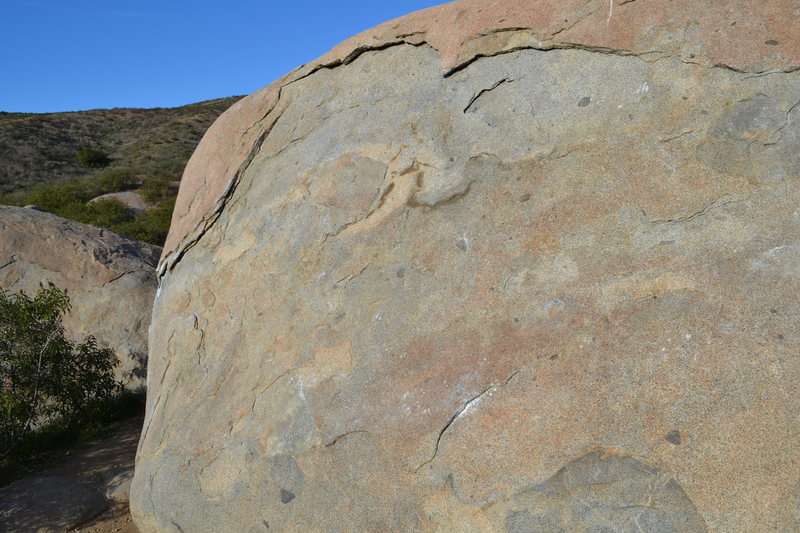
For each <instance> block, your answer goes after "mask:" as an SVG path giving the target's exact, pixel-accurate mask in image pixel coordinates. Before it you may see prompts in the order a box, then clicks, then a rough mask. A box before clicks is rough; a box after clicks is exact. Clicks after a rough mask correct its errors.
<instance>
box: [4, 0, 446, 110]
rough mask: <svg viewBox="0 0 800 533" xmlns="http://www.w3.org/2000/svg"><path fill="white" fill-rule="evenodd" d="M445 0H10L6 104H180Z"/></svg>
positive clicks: (263, 80) (242, 84)
mask: <svg viewBox="0 0 800 533" xmlns="http://www.w3.org/2000/svg"><path fill="white" fill-rule="evenodd" d="M440 3H444V0H428V1H425V0H372V1H368V0H335V1H316V0H313V1H312V0H294V1H287V0H281V1H272V0H262V1H256V0H226V1H215V2H211V1H206V0H197V1H194V2H190V1H184V0H176V1H172V0H161V1H154V0H136V1H133V0H129V1H126V2H122V1H115V0H105V1H97V0H0V13H1V14H2V22H3V23H2V26H3V29H2V31H0V111H19V112H37V113H41V112H55V111H78V110H84V109H98V108H111V107H173V106H179V105H184V104H189V103H193V102H198V101H201V100H209V99H212V98H220V97H223V96H231V95H234V94H249V93H251V92H253V91H255V90H256V89H258V88H260V87H263V86H264V85H267V84H269V83H270V82H271V81H272V80H274V79H276V78H278V77H280V76H282V75H283V74H285V73H286V72H288V71H290V70H292V69H293V68H295V67H297V66H299V65H301V64H303V63H307V62H309V61H311V60H313V59H315V58H317V57H319V56H320V55H322V54H324V53H325V52H327V51H328V50H330V49H331V48H332V47H333V46H335V45H336V44H338V43H339V42H341V41H343V40H344V39H346V38H347V37H350V36H352V35H355V34H356V33H359V32H361V31H363V30H365V29H368V28H370V27H372V26H375V25H376V24H379V23H381V22H384V21H386V20H390V19H393V18H396V17H398V16H401V15H404V14H406V13H410V12H412V11H416V10H418V9H423V8H426V7H430V6H434V5H437V4H440Z"/></svg>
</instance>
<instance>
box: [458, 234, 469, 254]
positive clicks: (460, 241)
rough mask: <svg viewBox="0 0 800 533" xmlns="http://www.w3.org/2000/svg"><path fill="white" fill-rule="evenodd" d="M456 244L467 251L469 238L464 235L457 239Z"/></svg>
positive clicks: (463, 250)
mask: <svg viewBox="0 0 800 533" xmlns="http://www.w3.org/2000/svg"><path fill="white" fill-rule="evenodd" d="M456 246H457V247H458V249H459V250H461V251H462V252H466V251H467V239H466V238H465V237H462V238H460V239H458V240H457V241H456Z"/></svg>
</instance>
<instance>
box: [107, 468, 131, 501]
mask: <svg viewBox="0 0 800 533" xmlns="http://www.w3.org/2000/svg"><path fill="white" fill-rule="evenodd" d="M132 479H133V467H129V468H112V469H111V470H108V471H107V472H106V473H104V474H103V481H104V482H105V484H106V499H107V500H109V501H112V502H116V503H128V501H129V500H130V496H131V480H132Z"/></svg>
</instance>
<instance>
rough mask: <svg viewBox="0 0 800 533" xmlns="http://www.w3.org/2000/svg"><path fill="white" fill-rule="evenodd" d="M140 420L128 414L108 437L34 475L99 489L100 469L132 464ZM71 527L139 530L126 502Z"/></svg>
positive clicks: (91, 532) (122, 532) (97, 532)
mask: <svg viewBox="0 0 800 533" xmlns="http://www.w3.org/2000/svg"><path fill="white" fill-rule="evenodd" d="M142 422H143V419H142V418H132V419H130V420H127V421H125V422H123V423H122V426H121V427H120V428H119V430H118V431H117V432H116V433H115V434H114V435H112V436H111V437H109V438H107V439H105V440H103V441H101V442H99V443H97V444H94V445H92V446H90V447H88V448H86V449H83V450H80V451H79V452H76V453H75V454H74V455H72V456H70V457H67V458H64V459H62V460H61V461H59V462H58V463H57V464H55V465H54V466H52V467H50V468H48V469H47V470H45V471H43V472H40V473H38V474H37V475H41V476H50V475H52V476H67V477H75V478H79V479H82V480H85V481H88V482H90V483H92V484H94V485H96V486H97V487H99V488H100V489H101V490H103V488H104V485H103V477H102V475H103V473H104V472H106V471H107V470H110V469H112V468H118V467H126V468H127V467H132V466H133V462H134V458H135V456H136V445H137V444H138V442H139V432H140V431H141V429H142ZM73 531H75V532H84V533H139V530H138V529H136V526H135V525H134V524H133V520H132V519H131V515H130V512H129V511H128V505H127V504H115V505H113V506H112V507H111V508H110V509H108V510H107V511H105V512H104V513H102V514H100V515H98V516H97V517H95V518H94V519H93V520H92V521H90V522H88V523H86V524H84V525H83V526H81V527H80V528H78V529H75V530H73Z"/></svg>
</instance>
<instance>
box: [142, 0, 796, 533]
mask: <svg viewBox="0 0 800 533" xmlns="http://www.w3.org/2000/svg"><path fill="white" fill-rule="evenodd" d="M797 15H798V12H797V7H796V4H795V3H793V2H789V1H781V0H776V1H772V2H751V1H747V2H745V1H734V2H710V3H699V2H690V1H688V0H674V1H672V2H641V1H629V2H618V1H614V2H607V1H605V0H603V1H599V0H598V1H590V2H583V1H581V2H578V1H566V2H563V1H559V2H556V1H547V0H544V1H533V0H528V1H523V0H515V1H503V2H494V1H489V0H475V1H461V2H454V3H451V4H446V5H444V6H440V7H438V8H434V9H431V10H426V11H422V12H419V13H415V14H412V15H409V16H408V17H404V18H402V19H399V20H397V21H393V22H390V23H387V24H384V25H382V26H379V27H378V28H375V29H373V30H370V31H369V32H366V33H365V34H362V35H359V36H356V37H355V38H353V39H351V40H350V41H347V42H345V43H343V44H342V45H340V46H339V47H337V48H336V49H334V50H333V51H332V52H331V53H330V54H328V55H327V56H325V57H323V58H321V59H319V60H318V61H315V62H313V63H311V64H309V65H306V66H304V67H303V68H301V69H299V70H297V71H295V72H293V73H290V74H289V75H287V76H286V77H284V78H282V79H281V80H278V81H277V82H275V83H274V84H273V85H271V86H269V87H267V88H265V89H263V90H261V91H259V92H257V93H255V94H254V95H252V96H250V97H248V98H246V99H244V100H242V101H240V102H239V103H237V104H236V105H235V106H233V108H231V110H230V111H228V112H227V113H226V114H224V115H223V116H222V117H221V118H220V120H218V121H217V122H216V123H215V124H214V126H212V128H211V129H210V130H209V132H208V134H207V135H206V137H205V139H204V140H203V142H202V143H201V145H200V146H199V147H198V150H197V152H196V153H195V155H194V156H193V158H192V160H191V161H190V163H189V165H188V166H187V170H186V174H185V176H184V180H183V182H182V184H181V191H180V194H179V199H178V205H177V207H176V214H175V218H174V224H173V227H172V229H171V231H170V236H169V238H168V240H167V245H166V248H165V253H164V256H163V257H162V261H161V263H160V266H159V272H160V275H161V276H162V289H161V292H160V296H159V297H158V298H157V299H156V303H155V309H154V315H153V316H154V325H153V328H152V331H151V338H150V340H151V363H150V367H149V370H148V372H149V381H148V383H149V387H148V412H147V418H146V422H145V428H144V431H143V435H142V440H141V442H140V448H139V454H138V457H137V468H136V474H135V476H134V481H133V484H132V488H131V507H132V512H133V515H134V519H135V520H136V522H137V525H138V527H139V528H140V530H141V531H143V532H151V531H181V530H182V531H198V532H200V531H222V530H227V529H230V527H231V524H235V525H236V529H238V530H242V531H268V530H276V531H393V532H399V531H414V532H416V531H457V532H469V531H476V532H477V531H515V532H518V531H532V530H543V531H583V530H586V531H600V530H605V529H608V530H612V529H613V530H622V531H637V530H641V531H659V532H673V531H674V532H693V531H706V530H708V531H743V532H744V531H770V530H778V531H781V530H784V531H792V530H797V529H798V528H800V511H798V509H799V507H798V505H799V504H800V502H799V501H798V496H797V494H798V486H800V452H799V451H798V450H800V433H798V424H797V419H796V413H797V412H798V409H800V399H798V396H797V394H796V392H795V391H796V389H797V385H798V384H799V383H800V379H799V378H800V361H798V359H797V357H796V354H797V353H798V348H800V341H799V340H798V339H799V337H798V335H800V319H798V317H800V314H798V311H799V310H798V303H797V302H798V299H797V294H798V293H797V291H798V278H799V277H800V241H798V240H797V231H796V228H797V224H798V222H800V215H798V212H797V205H798V204H800V188H798V180H800V160H798V158H797V154H798V153H799V152H800V127H799V126H798V124H800V96H799V95H800V40H799V39H798V38H797V35H800V33H798V29H800V28H798V27H797V22H796V21H797V20H800V19H798V16H797ZM637 528H638V529H637Z"/></svg>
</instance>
